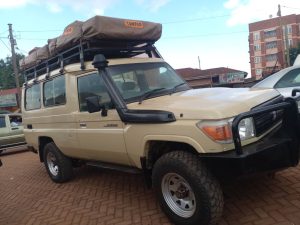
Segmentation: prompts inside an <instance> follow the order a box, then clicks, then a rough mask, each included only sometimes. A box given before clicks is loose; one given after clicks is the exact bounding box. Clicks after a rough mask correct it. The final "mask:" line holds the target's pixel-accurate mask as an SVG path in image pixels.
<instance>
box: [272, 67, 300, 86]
mask: <svg viewBox="0 0 300 225" xmlns="http://www.w3.org/2000/svg"><path fill="white" fill-rule="evenodd" d="M295 86H300V69H294V70H291V71H289V72H288V73H287V74H285V75H284V76H283V77H282V78H281V79H280V80H279V81H278V82H277V84H276V85H275V88H285V87H295Z"/></svg>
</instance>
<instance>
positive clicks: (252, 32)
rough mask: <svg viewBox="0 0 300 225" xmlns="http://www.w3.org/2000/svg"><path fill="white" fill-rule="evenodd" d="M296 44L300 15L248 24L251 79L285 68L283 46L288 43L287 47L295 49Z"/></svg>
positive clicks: (299, 28) (299, 35)
mask: <svg viewBox="0 0 300 225" xmlns="http://www.w3.org/2000/svg"><path fill="white" fill-rule="evenodd" d="M285 27H286V33H285ZM286 37H287V38H286ZM298 42H300V15H296V14H292V15H288V16H282V17H276V18H272V19H268V20H263V21H259V22H255V23H250V24H249V53H250V64H251V77H252V78H255V79H261V78H262V77H263V76H267V75H269V74H272V73H274V72H276V71H278V70H280V69H282V68H284V67H286V65H287V62H286V59H285V57H284V54H285V49H286V48H285V46H286V45H287V43H288V46H289V47H296V46H297V44H298Z"/></svg>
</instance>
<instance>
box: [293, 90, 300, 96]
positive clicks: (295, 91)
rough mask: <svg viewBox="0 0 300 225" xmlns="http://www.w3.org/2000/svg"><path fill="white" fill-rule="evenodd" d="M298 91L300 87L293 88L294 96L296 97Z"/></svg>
mask: <svg viewBox="0 0 300 225" xmlns="http://www.w3.org/2000/svg"><path fill="white" fill-rule="evenodd" d="M297 92H300V89H299V88H295V89H293V90H292V96H293V97H295V96H296V94H297Z"/></svg>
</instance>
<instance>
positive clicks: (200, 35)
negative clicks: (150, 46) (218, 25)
mask: <svg viewBox="0 0 300 225" xmlns="http://www.w3.org/2000/svg"><path fill="white" fill-rule="evenodd" d="M248 32H249V31H236V32H226V33H210V34H199V35H187V36H173V37H165V38H164V37H163V38H162V39H185V38H195V37H209V36H219V35H230V34H240V33H248Z"/></svg>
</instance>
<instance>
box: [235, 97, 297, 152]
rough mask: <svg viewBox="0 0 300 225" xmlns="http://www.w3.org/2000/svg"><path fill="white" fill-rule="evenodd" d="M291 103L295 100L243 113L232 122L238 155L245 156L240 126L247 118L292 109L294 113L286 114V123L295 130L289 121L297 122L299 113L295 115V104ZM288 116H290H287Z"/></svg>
mask: <svg viewBox="0 0 300 225" xmlns="http://www.w3.org/2000/svg"><path fill="white" fill-rule="evenodd" d="M291 101H293V100H290V101H289V102H282V103H278V104H275V105H269V106H264V107H260V108H256V109H253V110H251V111H249V112H245V113H241V114H239V115H238V116H236V117H235V118H234V120H233V122H232V136H233V142H234V146H235V150H236V153H237V154H238V155H241V154H243V149H242V145H241V138H240V135H239V129H238V125H239V123H240V122H241V120H243V119H245V118H249V117H253V116H255V115H259V114H261V113H266V112H272V111H275V110H280V109H284V110H285V112H286V111H288V109H291V110H289V111H293V112H289V113H286V115H285V119H284V122H285V123H288V124H289V125H290V128H291V130H294V129H293V128H292V125H291V124H290V122H289V121H290V120H291V119H294V121H297V113H295V110H292V108H295V102H294V104H293V103H292V102H291ZM287 114H289V115H287ZM288 120H289V121H288Z"/></svg>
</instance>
